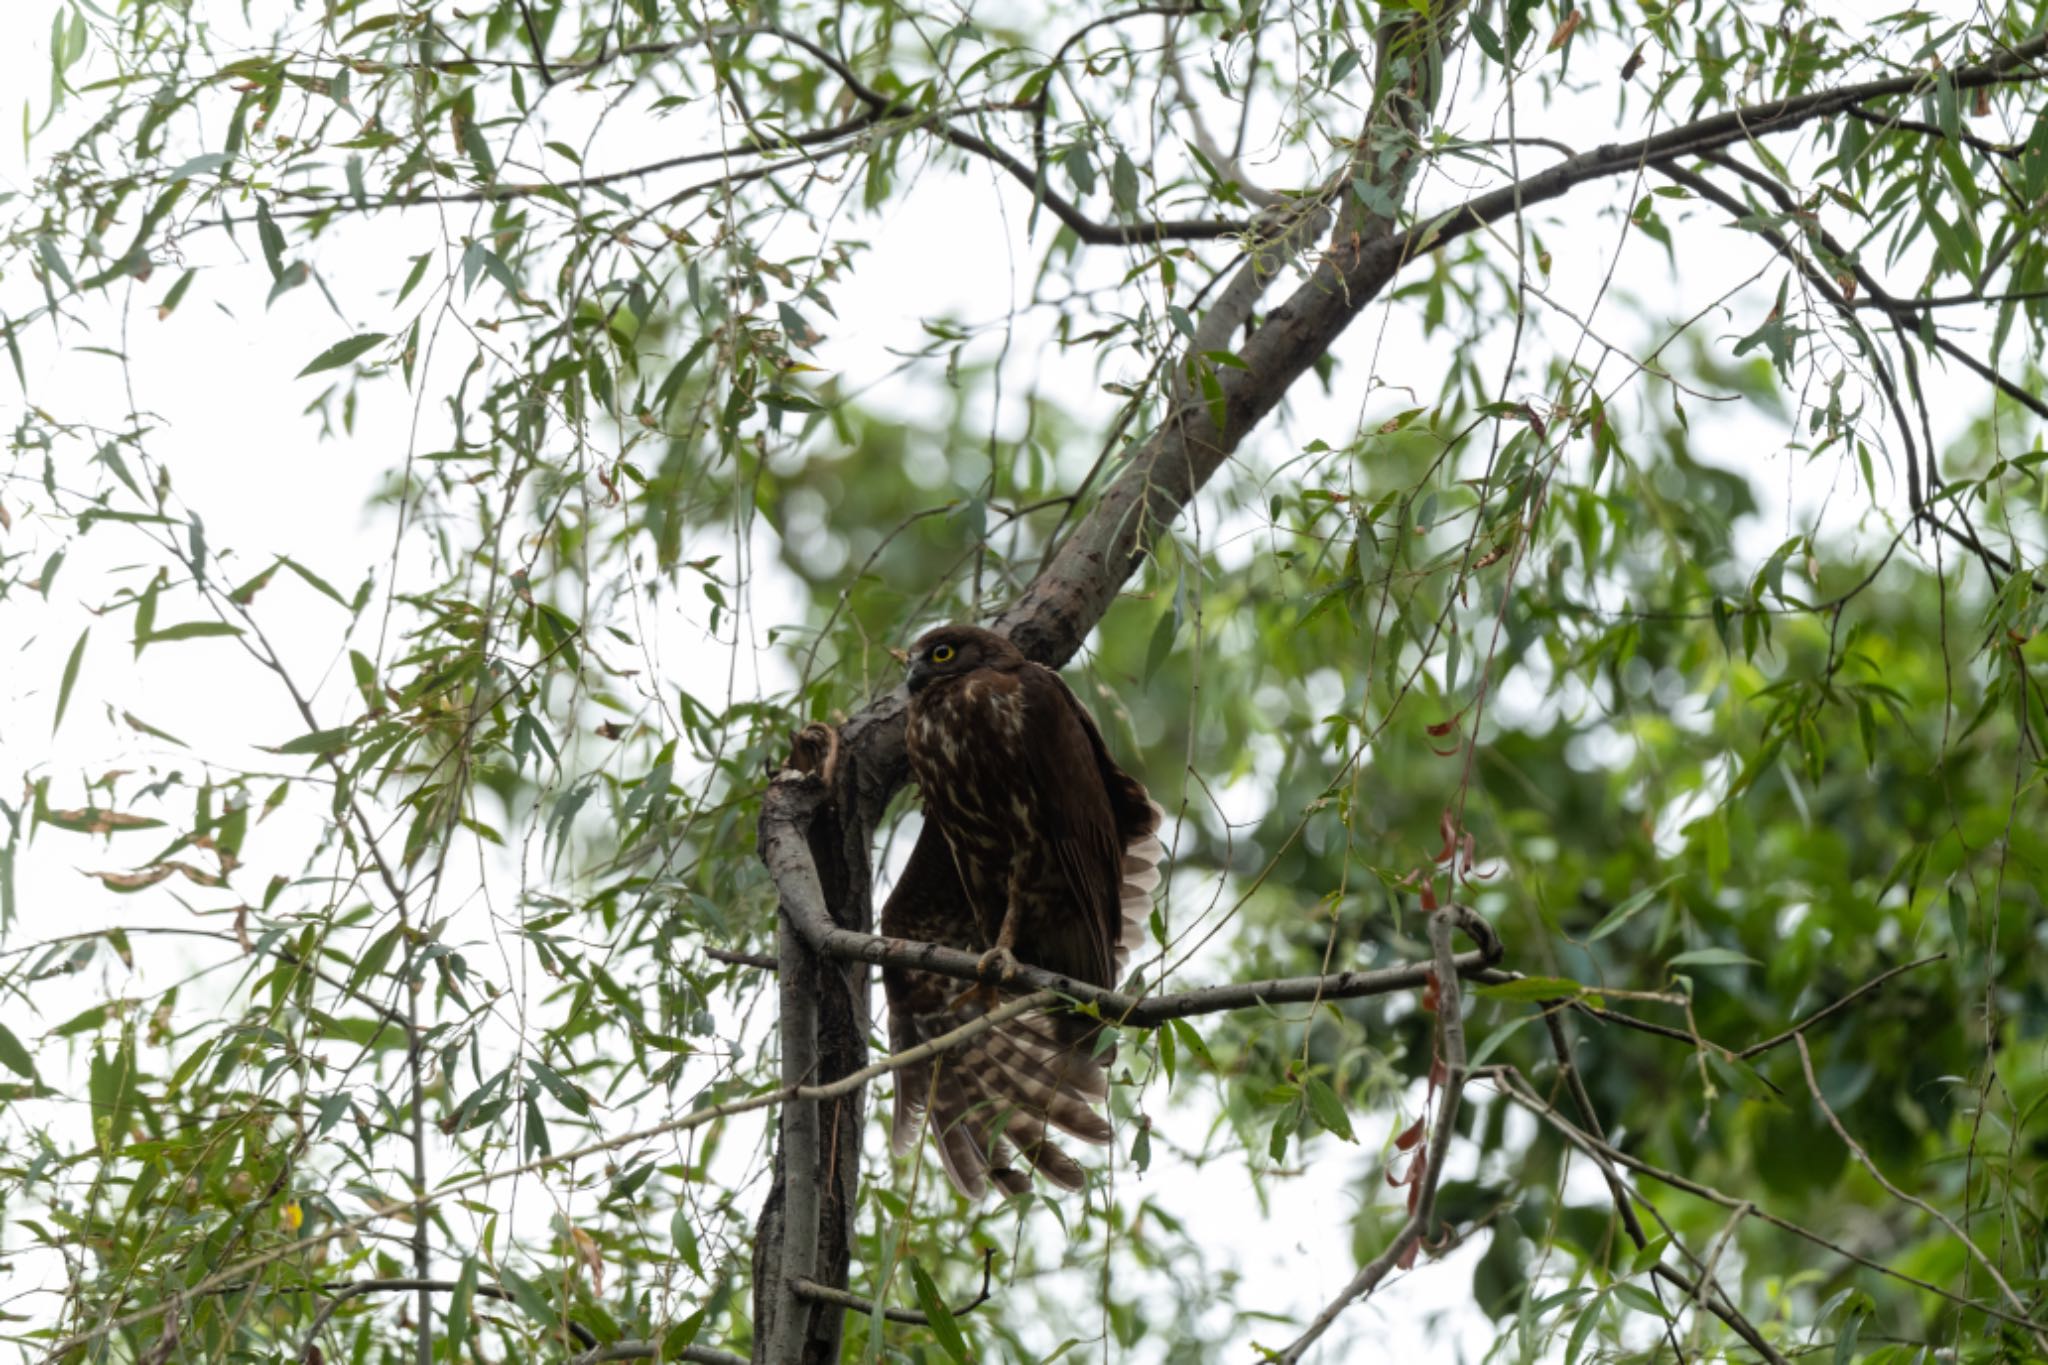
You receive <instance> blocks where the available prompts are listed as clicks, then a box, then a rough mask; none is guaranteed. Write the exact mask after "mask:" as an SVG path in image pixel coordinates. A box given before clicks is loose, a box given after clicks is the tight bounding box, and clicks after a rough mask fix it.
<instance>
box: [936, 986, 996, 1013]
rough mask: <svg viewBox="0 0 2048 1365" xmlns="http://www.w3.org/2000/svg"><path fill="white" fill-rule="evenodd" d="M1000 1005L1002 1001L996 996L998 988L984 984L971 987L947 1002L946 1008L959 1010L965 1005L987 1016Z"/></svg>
mask: <svg viewBox="0 0 2048 1365" xmlns="http://www.w3.org/2000/svg"><path fill="white" fill-rule="evenodd" d="M1000 1003H1001V1000H1000V998H999V997H998V996H997V995H996V988H995V987H994V986H990V985H987V984H986V983H984V984H982V985H978V986H969V987H968V988H967V989H966V990H964V991H962V992H960V994H958V995H956V996H954V997H953V998H952V1000H951V1001H949V1002H947V1005H946V1008H947V1009H949V1010H958V1009H960V1008H961V1007H962V1006H963V1005H972V1006H974V1007H975V1008H976V1009H977V1010H979V1011H980V1012H981V1013H983V1014H987V1013H988V1012H989V1011H991V1010H993V1009H994V1008H995V1007H996V1006H997V1005H998V1004H1000Z"/></svg>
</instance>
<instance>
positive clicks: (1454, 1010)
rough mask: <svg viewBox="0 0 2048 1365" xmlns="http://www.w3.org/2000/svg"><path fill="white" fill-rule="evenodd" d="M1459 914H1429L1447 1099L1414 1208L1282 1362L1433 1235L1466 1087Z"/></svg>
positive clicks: (1289, 1362)
mask: <svg viewBox="0 0 2048 1365" xmlns="http://www.w3.org/2000/svg"><path fill="white" fill-rule="evenodd" d="M1454 919H1455V915H1454V912H1453V909H1452V908H1450V907H1446V908H1445V909H1442V910H1438V911H1436V912H1435V913H1433V914H1432V915H1431V916H1430V917H1429V943H1430V947H1431V948H1432V949H1433V950H1434V953H1433V956H1434V959H1435V971H1434V976H1435V980H1436V990H1437V1003H1436V1018H1437V1036H1438V1039H1439V1058H1440V1060H1441V1062H1442V1065H1443V1087H1444V1093H1443V1099H1442V1100H1441V1101H1439V1102H1438V1107H1437V1115H1436V1123H1435V1124H1434V1126H1433V1127H1432V1128H1431V1130H1430V1135H1429V1146H1428V1148H1427V1149H1426V1152H1427V1155H1425V1156H1422V1157H1420V1158H1419V1159H1420V1160H1422V1161H1423V1162H1424V1163H1425V1164H1424V1165H1423V1168H1422V1173H1421V1186H1420V1188H1419V1190H1418V1191H1417V1193H1416V1196H1415V1200H1414V1204H1413V1211H1412V1212H1411V1213H1410V1214H1409V1215H1408V1221H1407V1222H1406V1223H1403V1224H1402V1225H1401V1230H1400V1231H1399V1232H1398V1233H1396V1234H1394V1240H1393V1241H1391V1242H1389V1243H1387V1245H1386V1248H1385V1249H1384V1250H1383V1251H1381V1252H1380V1254H1379V1255H1378V1256H1375V1257H1374V1258H1373V1259H1372V1260H1371V1261H1368V1262H1367V1263H1366V1264H1365V1265H1364V1266H1363V1267H1362V1268H1361V1269H1360V1270H1359V1272H1358V1274H1357V1275H1355V1276H1353V1277H1352V1280H1351V1283H1350V1284H1348V1285H1346V1286H1344V1289H1343V1291H1342V1292H1341V1293H1339V1294H1338V1295H1337V1297H1336V1298H1334V1299H1332V1300H1331V1301H1330V1303H1329V1305H1328V1306H1327V1307H1325V1308H1324V1309H1323V1311H1322V1312H1320V1313H1318V1314H1316V1316H1315V1319H1314V1321H1312V1322H1310V1323H1309V1325H1308V1330H1307V1331H1305V1332H1303V1333H1302V1334H1301V1335H1300V1336H1299V1337H1297V1338H1295V1340H1294V1342H1293V1343H1292V1344H1291V1345H1289V1346H1288V1347H1287V1349H1286V1350H1284V1351H1282V1352H1280V1354H1279V1355H1278V1356H1277V1357H1276V1359H1277V1360H1279V1361H1280V1362H1281V1365H1294V1362H1297V1361H1299V1360H1300V1359H1301V1358H1302V1355H1303V1354H1304V1353H1305V1352H1306V1351H1307V1350H1308V1348H1309V1347H1310V1346H1313V1345H1314V1344H1315V1342H1316V1340H1317V1338H1319V1337H1321V1336H1322V1335H1323V1333H1325V1332H1327V1331H1329V1330H1330V1325H1331V1324H1332V1323H1334V1322H1335V1321H1336V1320H1337V1317H1338V1315H1339V1314H1341V1313H1342V1312H1343V1311H1344V1310H1345V1309H1346V1308H1348V1307H1350V1306H1351V1304H1352V1303H1354V1302H1356V1301H1357V1300H1358V1299H1360V1298H1362V1297H1363V1296H1365V1295H1367V1294H1370V1293H1371V1292H1372V1291H1373V1289H1374V1288H1376V1287H1377V1286H1378V1284H1379V1282H1380V1281H1381V1280H1383V1279H1385V1278H1386V1276H1387V1272H1388V1271H1390V1270H1392V1269H1393V1268H1394V1267H1395V1266H1396V1265H1401V1266H1404V1267H1405V1266H1406V1264H1407V1263H1408V1261H1409V1260H1410V1259H1411V1255H1412V1252H1413V1251H1414V1249H1415V1248H1416V1247H1417V1246H1419V1245H1420V1244H1422V1243H1423V1242H1424V1241H1425V1240H1426V1239H1427V1237H1428V1236H1429V1230H1430V1224H1431V1223H1432V1222H1434V1221H1435V1218H1436V1191H1437V1183H1438V1181H1440V1180H1441V1179H1442V1178H1443V1170H1444V1158H1445V1157H1446V1156H1447V1155H1448V1154H1449V1152H1450V1148H1451V1136H1452V1134H1453V1133H1454V1132H1455V1131H1456V1130H1457V1126H1458V1104H1459V1101H1460V1099H1461V1098H1462V1097H1463V1095H1464V1091H1465V1020H1464V1014H1463V1010H1464V1001H1463V999H1462V998H1461V996H1460V993H1459V990H1458V975H1459V973H1458V969H1457V967H1456V965H1455V960H1454V958H1453V956H1452V953H1451V929H1452V925H1453V922H1454Z"/></svg>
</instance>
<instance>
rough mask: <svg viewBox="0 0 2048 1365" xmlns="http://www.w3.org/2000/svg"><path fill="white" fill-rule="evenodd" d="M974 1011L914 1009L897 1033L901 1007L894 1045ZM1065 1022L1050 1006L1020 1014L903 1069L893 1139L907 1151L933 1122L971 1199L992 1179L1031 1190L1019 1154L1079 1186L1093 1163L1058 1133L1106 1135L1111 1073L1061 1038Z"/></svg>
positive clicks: (943, 1156)
mask: <svg viewBox="0 0 2048 1365" xmlns="http://www.w3.org/2000/svg"><path fill="white" fill-rule="evenodd" d="M972 1017H973V1011H971V1010H968V1011H959V1012H954V1011H950V1010H949V1011H946V1012H944V1013H933V1014H920V1015H912V1016H910V1018H909V1020H908V1023H909V1025H910V1027H909V1028H907V1029H904V1030H902V1031H901V1032H900V1033H899V1032H898V1030H897V1023H898V1020H899V1019H901V1016H895V1017H892V1019H891V1032H892V1034H894V1035H896V1036H893V1037H892V1038H891V1045H892V1046H893V1047H894V1048H895V1049H896V1050H898V1051H901V1050H903V1049H904V1048H906V1047H911V1046H915V1045H916V1044H918V1043H920V1042H925V1041H928V1040H930V1039H932V1038H936V1037H938V1036H939V1035H940V1034H942V1033H946V1032H948V1031H950V1030H952V1029H955V1028H958V1027H959V1026H960V1025H961V1024H964V1023H966V1022H967V1021H968V1020H969V1019H970V1018H972ZM1060 1022H1061V1021H1060V1020H1058V1019H1055V1018H1050V1017H1047V1016H1044V1015H1027V1016H1024V1017H1021V1018H1018V1019H1013V1020H1011V1021H1009V1022H1008V1023H1006V1024H1005V1025H1003V1026H1002V1027H1001V1028H997V1029H992V1030H990V1031H989V1032H987V1033H984V1034H982V1035H980V1036H979V1037H976V1038H974V1039H972V1040H970V1041H968V1042H966V1043H964V1044H962V1045H960V1046H959V1047H957V1048H955V1049H953V1050H952V1051H950V1052H947V1053H945V1054H944V1055H942V1056H939V1057H936V1058H933V1059H932V1060H931V1061H928V1062H922V1063H919V1064H917V1065H914V1066H909V1067H905V1068H903V1069H902V1070H901V1071H899V1072H897V1075H896V1112H895V1116H894V1121H893V1123H892V1124H891V1129H890V1145H891V1146H892V1147H893V1148H894V1149H895V1150H896V1151H897V1152H898V1153H899V1154H900V1153H904V1152H908V1151H910V1150H911V1149H912V1148H914V1147H915V1146H916V1145H917V1141H918V1138H919V1136H920V1134H921V1133H922V1131H923V1129H924V1126H925V1124H926V1123H927V1122H929V1125H930V1127H931V1130H932V1133H933V1135H934V1136H935V1137H936V1138H937V1140H938V1150H939V1162H940V1165H941V1166H942V1167H943V1168H944V1169H945V1172H946V1176H947V1178H948V1179H949V1180H951V1181H952V1183H953V1187H954V1188H955V1189H957V1190H959V1191H960V1193H962V1194H964V1195H966V1196H967V1197H968V1198H969V1199H979V1198H980V1197H981V1196H982V1195H983V1194H985V1193H986V1192H987V1190H988V1186H989V1185H990V1184H991V1183H993V1184H995V1185H996V1186H998V1187H999V1188H1001V1189H1002V1190H1003V1192H1004V1193H1006V1194H1021V1193H1023V1192H1024V1191H1025V1190H1028V1189H1029V1188H1030V1187H1031V1181H1030V1178H1029V1177H1028V1176H1027V1175H1026V1174H1025V1173H1024V1172H1023V1171H1022V1170H1020V1169H1019V1168H1018V1163H1022V1164H1023V1165H1025V1166H1028V1167H1030V1168H1032V1169H1034V1170H1036V1171H1037V1172H1038V1173H1039V1174H1040V1175H1042V1176H1044V1177H1045V1178H1046V1179H1047V1180H1049V1181H1051V1182H1052V1183H1053V1184H1055V1185H1057V1186H1059V1187H1060V1188H1062V1189H1068V1190H1078V1189H1080V1188H1081V1185H1082V1183H1083V1182H1084V1180H1085V1174H1086V1173H1085V1172H1084V1171H1083V1169H1082V1167H1081V1165H1080V1163H1079V1162H1077V1161H1075V1160H1074V1159H1073V1158H1072V1157H1071V1156H1069V1155H1068V1154H1067V1153H1066V1152H1065V1151H1063V1150H1061V1149H1060V1147H1059V1146H1058V1144H1057V1143H1055V1142H1053V1141H1052V1140H1051V1134H1052V1133H1053V1131H1054V1130H1058V1131H1059V1132H1061V1133H1065V1134H1068V1135H1070V1136H1072V1137H1075V1138H1078V1139H1080V1140H1081V1141H1083V1142H1089V1143H1105V1142H1108V1141H1109V1139H1110V1127H1109V1123H1108V1121H1107V1120H1105V1119H1104V1118H1103V1117H1102V1116H1101V1115H1100V1114H1098V1113H1097V1112H1096V1111H1095V1105H1096V1104H1098V1103H1100V1102H1101V1101H1102V1100H1103V1099H1105V1098H1106V1097H1107V1096H1108V1094H1109V1077H1108V1076H1107V1075H1105V1074H1104V1072H1103V1070H1102V1066H1101V1065H1100V1063H1099V1062H1098V1061H1097V1060H1096V1059H1094V1058H1092V1057H1090V1056H1089V1055H1088V1054H1087V1053H1086V1052H1085V1051H1078V1050H1076V1049H1074V1048H1072V1047H1069V1046H1066V1045H1065V1044H1063V1043H1062V1042H1061V1041H1060V1038H1059V1024H1060Z"/></svg>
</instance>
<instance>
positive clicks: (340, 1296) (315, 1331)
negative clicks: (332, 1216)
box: [298, 1279, 597, 1360]
mask: <svg viewBox="0 0 2048 1365" xmlns="http://www.w3.org/2000/svg"><path fill="white" fill-rule="evenodd" d="M456 1283H457V1282H456V1281H454V1280H422V1279H383V1280H357V1281H355V1282H354V1283H353V1284H345V1285H342V1286H341V1287H340V1288H339V1289H337V1290H335V1291H334V1293H333V1294H332V1295H331V1296H329V1298H328V1300H327V1302H325V1303H323V1304H321V1305H320V1311H319V1312H317V1313H315V1314H314V1315H313V1325H312V1326H311V1327H308V1328H307V1329H306V1340H305V1344H304V1345H303V1346H301V1347H299V1354H298V1358H299V1359H300V1360H311V1359H312V1358H313V1356H312V1351H313V1345H314V1343H315V1342H316V1341H318V1340H319V1337H320V1332H321V1329H322V1328H324V1327H326V1326H327V1323H328V1320H329V1319H330V1318H332V1317H333V1316H334V1315H335V1314H336V1313H337V1312H339V1311H340V1309H341V1306H342V1305H343V1304H345V1303H347V1302H348V1301H349V1300H350V1299H357V1298H361V1297H362V1296H363V1295H365V1294H394V1293H415V1292H416V1293H420V1294H452V1293H453V1292H455V1287H456ZM475 1293H476V1294H477V1296H478V1297H479V1298H485V1299H499V1300H502V1301H504V1302H507V1303H510V1302H512V1295H511V1293H510V1292H509V1291H508V1290H504V1289H500V1288H499V1287H498V1286H496V1285H494V1284H480V1285H477V1286H476V1287H475ZM562 1328H563V1330H565V1331H566V1332H568V1333H569V1335H570V1336H572V1337H575V1338H576V1341H577V1343H578V1344H579V1345H582V1346H585V1347H592V1346H595V1345H597V1337H596V1336H595V1335H594V1334H593V1333H592V1332H591V1330H590V1329H589V1328H588V1327H585V1326H584V1325H583V1324H582V1323H580V1322H570V1321H568V1320H566V1319H564V1321H563V1323H562Z"/></svg>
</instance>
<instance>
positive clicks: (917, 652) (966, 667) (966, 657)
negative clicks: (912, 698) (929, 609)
mask: <svg viewBox="0 0 2048 1365" xmlns="http://www.w3.org/2000/svg"><path fill="white" fill-rule="evenodd" d="M1023 662H1024V656H1023V655H1022V654H1020V653H1018V651H1017V646H1015V645H1013V644H1011V643H1010V642H1009V641H1008V640H1006V639H1004V638H1003V637H1002V636H1000V635H998V634H996V633H995V632H994V631H992V630H983V629H981V628H980V627H979V626H940V627H939V628H938V629H937V630H929V631H926V632H925V633H924V635H922V636H921V637H919V639H918V642H917V643H916V644H914V645H912V646H911V647H910V676H909V678H908V679H906V681H907V682H908V684H909V686H910V690H911V692H913V693H917V692H922V691H923V690H924V689H925V688H927V687H929V686H931V685H932V684H933V683H935V682H938V681H939V680H940V679H942V678H952V677H958V676H959V675H961V674H963V673H972V672H973V671H974V670H975V669H977V668H991V667H993V668H1014V667H1016V666H1017V665H1018V664H1021V663H1023Z"/></svg>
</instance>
